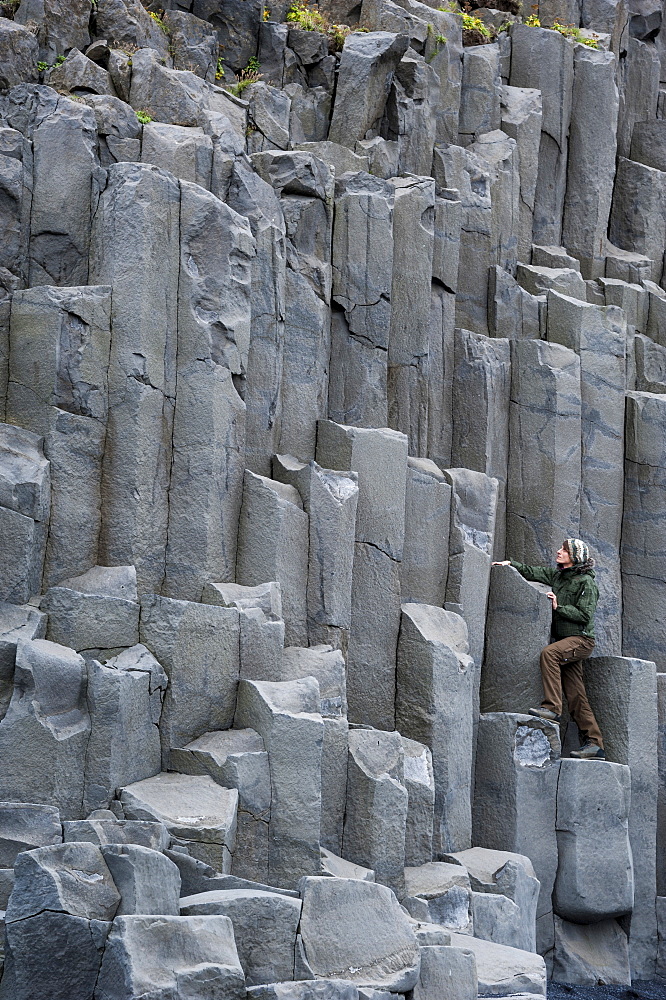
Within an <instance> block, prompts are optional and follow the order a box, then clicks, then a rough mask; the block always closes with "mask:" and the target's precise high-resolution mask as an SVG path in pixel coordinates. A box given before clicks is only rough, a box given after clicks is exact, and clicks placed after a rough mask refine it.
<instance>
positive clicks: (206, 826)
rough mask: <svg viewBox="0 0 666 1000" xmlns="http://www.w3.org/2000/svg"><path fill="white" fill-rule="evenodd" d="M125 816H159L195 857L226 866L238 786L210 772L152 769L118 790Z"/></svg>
mask: <svg viewBox="0 0 666 1000" xmlns="http://www.w3.org/2000/svg"><path fill="white" fill-rule="evenodd" d="M120 801H121V802H122V805H123V809H124V810H125V815H126V816H127V818H128V819H147V820H159V821H160V822H162V823H164V825H165V826H166V828H167V830H169V832H170V834H171V836H172V837H174V838H176V839H177V840H180V841H181V842H183V841H184V842H185V843H186V845H187V847H188V849H189V851H190V852H191V853H192V854H193V855H194V857H197V858H200V860H202V861H204V862H206V863H207V864H210V865H212V867H213V868H214V869H215V870H216V871H220V872H225V871H226V872H228V871H229V870H230V868H231V857H232V855H233V852H234V848H235V843H236V810H237V806H238V792H237V791H236V789H235V788H221V787H220V786H219V785H217V784H216V783H215V782H214V781H213V779H212V778H209V777H208V775H206V776H200V777H199V776H192V775H189V774H166V773H161V774H156V775H155V777H154V778H145V779H144V780H143V781H137V782H135V783H134V784H132V785H128V786H127V787H126V788H122V789H121V790H120Z"/></svg>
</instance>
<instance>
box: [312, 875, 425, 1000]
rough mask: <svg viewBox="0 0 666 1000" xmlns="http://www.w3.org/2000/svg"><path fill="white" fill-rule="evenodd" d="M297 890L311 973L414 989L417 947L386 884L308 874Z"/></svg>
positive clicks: (392, 988)
mask: <svg viewBox="0 0 666 1000" xmlns="http://www.w3.org/2000/svg"><path fill="white" fill-rule="evenodd" d="M301 895H302V898H303V911H302V915H301V937H302V941H303V949H304V953H305V958H306V960H307V962H308V964H309V966H310V967H311V968H312V970H313V972H314V974H315V976H319V977H321V978H332V979H343V978H344V979H350V980H351V981H352V982H353V983H355V984H356V985H358V986H367V987H370V988H372V989H380V990H390V991H391V992H392V993H398V992H405V991H407V990H410V989H413V987H414V986H415V985H416V982H417V979H418V973H419V946H418V944H417V941H416V938H415V936H414V932H413V930H412V928H411V926H410V922H409V918H408V917H407V916H406V914H405V913H404V912H403V911H402V910H401V909H400V906H399V905H398V901H397V899H396V898H395V896H394V895H393V893H392V892H391V890H390V889H388V888H387V887H386V886H383V885H378V884H377V883H373V882H361V881H358V880H357V879H337V878H306V879H303V881H302V883H301ZM332 914H339V919H336V920H332V919H331V917H332Z"/></svg>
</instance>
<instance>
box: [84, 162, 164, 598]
mask: <svg viewBox="0 0 666 1000" xmlns="http://www.w3.org/2000/svg"><path fill="white" fill-rule="evenodd" d="M179 214H180V189H179V186H178V181H177V180H176V179H175V177H173V176H171V174H167V173H165V172H164V171H162V170H159V169H158V168H157V167H153V166H150V165H148V164H139V163H117V164H113V165H112V166H111V167H110V168H109V170H108V180H107V185H106V188H105V189H104V191H103V192H102V194H101V196H100V200H99V205H98V208H97V212H96V214H95V217H94V222H93V232H92V238H91V267H90V270H91V280H93V281H96V282H105V283H106V284H109V285H111V288H112V310H111V357H110V365H109V417H108V425H107V437H106V447H105V453H104V465H103V474H102V529H101V535H100V561H101V562H104V563H106V564H108V565H134V566H136V570H137V578H138V582H139V590H140V591H146V590H159V589H160V587H161V585H162V581H163V578H164V569H165V550H166V541H167V521H168V488H169V475H170V466H171V443H172V434H173V410H174V394H175V386H176V326H177V315H178V309H177V291H178V272H179V259H178V258H179Z"/></svg>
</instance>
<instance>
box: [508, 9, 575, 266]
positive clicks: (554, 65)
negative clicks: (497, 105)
mask: <svg viewBox="0 0 666 1000" xmlns="http://www.w3.org/2000/svg"><path fill="white" fill-rule="evenodd" d="M573 53H574V47H573V45H572V44H571V42H570V41H569V40H568V39H567V38H565V37H564V36H563V35H561V34H559V32H557V31H550V30H548V28H533V27H530V26H528V25H526V24H514V25H512V27H511V76H510V79H509V83H510V84H511V86H512V87H528V88H531V89H534V90H540V91H541V100H542V112H543V119H542V125H541V146H540V149H539V172H538V175H537V184H536V195H535V204H534V230H533V240H534V242H535V243H538V244H541V245H543V246H559V245H560V242H561V234H562V211H563V208H564V194H565V187H566V171H567V154H568V134H569V123H570V121H571V93H572V87H573V75H574V70H573Z"/></svg>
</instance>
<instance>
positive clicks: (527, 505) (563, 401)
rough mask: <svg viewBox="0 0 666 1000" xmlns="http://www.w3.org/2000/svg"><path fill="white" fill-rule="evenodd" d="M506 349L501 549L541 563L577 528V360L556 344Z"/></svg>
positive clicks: (521, 344)
mask: <svg viewBox="0 0 666 1000" xmlns="http://www.w3.org/2000/svg"><path fill="white" fill-rule="evenodd" d="M511 350H512V354H511V360H512V374H511V398H512V404H511V408H510V414H509V419H510V424H509V434H510V440H511V450H510V454H509V478H508V487H507V518H506V528H507V530H506V540H507V551H509V552H510V553H511V555H512V556H513V558H515V559H521V560H524V561H526V562H535V563H544V562H548V561H549V560H550V559H551V558H552V553H553V552H555V551H556V550H557V549H558V548H559V546H560V545H561V544H562V539H563V538H570V537H576V535H577V532H578V530H579V523H580V520H579V519H580V462H581V451H580V449H581V431H580V414H581V410H580V361H579V358H578V356H577V355H576V354H574V352H573V351H571V350H568V349H567V348H564V347H561V346H560V345H559V344H543V343H539V342H538V341H531V340H530V341H528V340H524V341H514V342H513V343H512V348H511ZM537 428H538V430H537ZM537 435H538V440H539V444H538V446H536V445H535V442H536V438H537ZM546 442H548V444H547V443H546ZM528 468H529V472H528V471H527V469H528ZM514 511H516V512H518V511H520V515H519V516H516V513H514Z"/></svg>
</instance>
